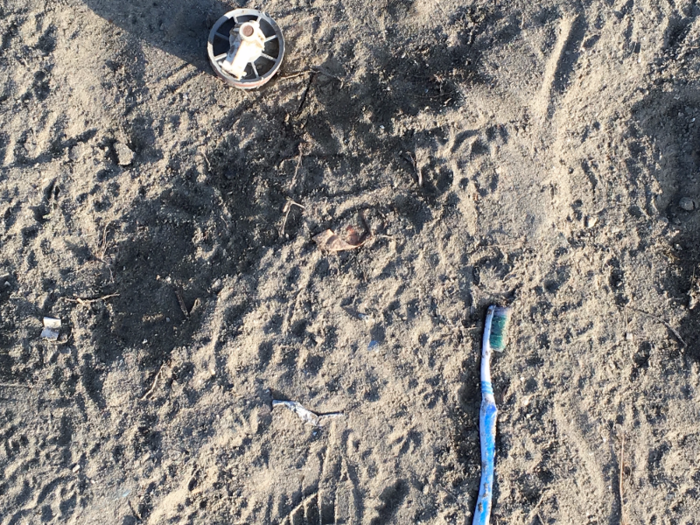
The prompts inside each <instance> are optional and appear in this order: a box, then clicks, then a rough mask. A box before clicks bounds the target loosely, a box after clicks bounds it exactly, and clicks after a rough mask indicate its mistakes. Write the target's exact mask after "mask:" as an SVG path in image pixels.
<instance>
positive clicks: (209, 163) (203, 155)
mask: <svg viewBox="0 0 700 525" xmlns="http://www.w3.org/2000/svg"><path fill="white" fill-rule="evenodd" d="M202 157H204V160H205V162H206V163H207V169H208V170H209V171H210V172H211V162H209V157H207V154H206V153H204V152H202Z"/></svg>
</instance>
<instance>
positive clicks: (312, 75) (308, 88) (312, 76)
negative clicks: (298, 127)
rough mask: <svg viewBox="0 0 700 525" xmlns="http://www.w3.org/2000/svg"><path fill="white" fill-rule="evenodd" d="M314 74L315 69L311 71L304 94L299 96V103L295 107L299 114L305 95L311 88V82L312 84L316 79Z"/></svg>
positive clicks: (304, 101)
mask: <svg viewBox="0 0 700 525" xmlns="http://www.w3.org/2000/svg"><path fill="white" fill-rule="evenodd" d="M316 75H318V72H317V71H311V77H310V78H309V83H308V84H307V85H306V89H305V90H304V94H303V95H302V96H301V102H300V103H299V108H298V109H297V115H299V114H301V110H302V109H304V104H306V97H307V96H308V95H309V91H310V90H311V84H313V83H314V80H316Z"/></svg>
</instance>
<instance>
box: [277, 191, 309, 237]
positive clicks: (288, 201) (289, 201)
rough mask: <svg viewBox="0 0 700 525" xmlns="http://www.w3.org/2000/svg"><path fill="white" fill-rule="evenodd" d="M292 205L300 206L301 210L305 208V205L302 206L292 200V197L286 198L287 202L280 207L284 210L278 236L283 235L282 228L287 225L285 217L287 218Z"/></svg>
mask: <svg viewBox="0 0 700 525" xmlns="http://www.w3.org/2000/svg"><path fill="white" fill-rule="evenodd" d="M292 206H297V207H299V208H301V209H302V210H305V209H306V207H305V206H302V205H301V204H299V203H298V202H296V201H293V200H292V199H288V200H287V203H286V204H285V205H284V208H282V211H283V212H284V221H283V222H282V228H281V229H280V236H281V237H284V229H285V227H286V226H287V219H288V218H289V212H290V211H291V210H292Z"/></svg>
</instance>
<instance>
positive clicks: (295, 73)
mask: <svg viewBox="0 0 700 525" xmlns="http://www.w3.org/2000/svg"><path fill="white" fill-rule="evenodd" d="M309 73H313V71H312V70H311V69H308V68H307V69H302V70H301V71H296V72H294V73H290V74H289V75H283V76H281V77H279V80H289V79H291V78H297V77H300V76H302V75H307V74H309Z"/></svg>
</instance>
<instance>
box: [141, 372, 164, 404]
mask: <svg viewBox="0 0 700 525" xmlns="http://www.w3.org/2000/svg"><path fill="white" fill-rule="evenodd" d="M163 368H165V363H163V364H162V365H160V368H159V369H158V373H157V374H156V377H155V378H154V379H153V385H152V386H151V388H150V389H149V391H148V392H146V393H145V394H144V395H143V396H141V400H144V399H147V398H149V397H150V396H151V394H153V392H155V391H156V387H157V386H158V380H159V379H160V376H161V374H162V373H163Z"/></svg>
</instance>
